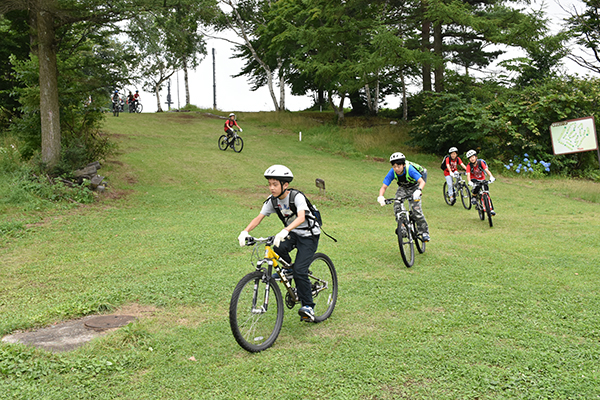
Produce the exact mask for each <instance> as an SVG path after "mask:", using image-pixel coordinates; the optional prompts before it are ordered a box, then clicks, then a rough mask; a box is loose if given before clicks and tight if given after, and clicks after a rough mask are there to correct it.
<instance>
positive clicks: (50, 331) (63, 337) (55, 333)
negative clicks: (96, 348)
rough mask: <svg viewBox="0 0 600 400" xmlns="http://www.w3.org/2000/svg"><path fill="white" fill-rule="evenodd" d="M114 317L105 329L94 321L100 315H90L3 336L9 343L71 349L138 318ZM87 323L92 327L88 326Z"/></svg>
mask: <svg viewBox="0 0 600 400" xmlns="http://www.w3.org/2000/svg"><path fill="white" fill-rule="evenodd" d="M106 317H107V316H102V317H101V318H104V320H105V319H106ZM114 317H115V322H114V323H112V324H110V323H104V324H103V325H102V327H104V329H101V328H99V327H98V326H97V325H98V324H95V323H94V321H98V318H99V316H98V315H90V316H87V317H84V318H80V319H76V320H72V321H66V322H62V323H58V324H56V325H52V326H50V327H47V328H42V329H38V330H35V331H31V332H19V333H15V334H12V335H7V336H4V337H3V338H2V341H3V342H7V343H22V344H26V345H31V346H35V347H39V348H42V349H45V350H48V351H52V352H63V351H70V350H73V349H76V348H77V347H80V346H82V345H83V344H85V343H87V342H89V341H90V340H92V339H94V338H96V337H98V336H102V335H106V334H107V333H109V332H112V331H114V330H116V329H118V327H119V326H123V325H127V324H128V323H129V322H131V321H133V320H135V319H136V318H135V317H133V316H124V315H121V316H114ZM104 320H102V321H104ZM117 321H118V322H117ZM86 324H88V325H89V326H90V327H88V326H86ZM118 324H120V325H118ZM92 327H93V328H92Z"/></svg>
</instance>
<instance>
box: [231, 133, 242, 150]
mask: <svg viewBox="0 0 600 400" xmlns="http://www.w3.org/2000/svg"><path fill="white" fill-rule="evenodd" d="M243 148H244V140H243V139H242V138H241V137H239V136H237V137H236V138H235V140H234V141H233V151H235V152H236V153H239V152H240V151H242V149H243Z"/></svg>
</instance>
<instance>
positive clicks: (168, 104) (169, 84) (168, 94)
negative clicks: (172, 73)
mask: <svg viewBox="0 0 600 400" xmlns="http://www.w3.org/2000/svg"><path fill="white" fill-rule="evenodd" d="M165 104H167V106H168V107H169V111H171V104H173V102H172V101H171V79H170V78H169V82H167V101H166V102H165Z"/></svg>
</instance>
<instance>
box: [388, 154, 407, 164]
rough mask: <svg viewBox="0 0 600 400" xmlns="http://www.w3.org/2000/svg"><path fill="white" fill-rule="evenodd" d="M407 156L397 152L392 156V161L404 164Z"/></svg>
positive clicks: (392, 162)
mask: <svg viewBox="0 0 600 400" xmlns="http://www.w3.org/2000/svg"><path fill="white" fill-rule="evenodd" d="M405 162H406V157H405V156H404V154H402V153H400V152H396V153H394V154H392V155H391V156H390V163H391V164H392V165H393V164H404V163H405Z"/></svg>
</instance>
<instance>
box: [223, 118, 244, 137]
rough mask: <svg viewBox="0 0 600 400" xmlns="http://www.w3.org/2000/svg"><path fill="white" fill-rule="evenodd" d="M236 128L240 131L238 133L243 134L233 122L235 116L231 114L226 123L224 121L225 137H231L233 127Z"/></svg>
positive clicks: (234, 121)
mask: <svg viewBox="0 0 600 400" xmlns="http://www.w3.org/2000/svg"><path fill="white" fill-rule="evenodd" d="M234 126H237V128H238V129H239V130H240V132H243V130H242V128H240V126H239V125H238V123H237V122H236V120H235V114H234V113H231V114H229V119H227V121H225V127H224V129H225V133H226V134H227V137H231V136H233V133H234V132H233V127H234Z"/></svg>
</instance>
